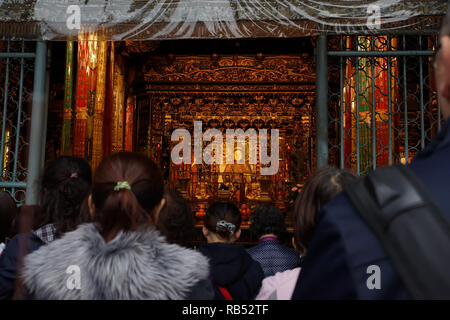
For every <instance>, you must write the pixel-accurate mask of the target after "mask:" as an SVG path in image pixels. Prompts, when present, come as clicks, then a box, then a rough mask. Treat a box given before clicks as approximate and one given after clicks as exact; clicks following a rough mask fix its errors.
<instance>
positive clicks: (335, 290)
mask: <svg viewBox="0 0 450 320" xmlns="http://www.w3.org/2000/svg"><path fill="white" fill-rule="evenodd" d="M449 164H450V120H447V122H446V123H445V125H444V126H443V128H442V130H441V132H440V133H439V134H438V135H437V136H436V138H435V139H434V140H433V141H432V142H431V143H430V144H429V145H428V146H427V147H426V148H425V149H424V150H423V151H422V152H420V153H419V154H417V156H416V157H415V158H414V159H413V161H412V163H411V164H410V165H409V168H410V169H411V170H412V171H413V172H414V173H415V174H416V176H417V177H418V178H419V179H420V180H421V181H422V183H423V184H424V185H425V186H426V187H427V189H428V190H429V193H430V195H431V196H432V198H433V200H434V201H435V202H436V204H437V205H438V206H439V207H440V209H441V211H442V212H443V213H444V215H445V216H446V218H447V219H449V220H450V196H449V195H450V183H449V181H450V166H449ZM318 219H319V223H318V227H317V230H316V232H315V234H314V236H313V239H312V240H311V243H310V245H309V247H308V251H307V254H306V257H305V259H304V262H303V265H302V270H301V272H300V276H299V278H298V281H297V285H296V289H295V291H294V294H293V299H407V298H409V295H408V293H407V291H406V289H405V287H404V285H403V283H402V281H401V280H400V278H399V276H398V274H397V272H396V270H395V269H394V267H393V265H392V264H391V262H390V260H389V258H388V256H387V254H386V252H385V251H384V249H383V248H382V247H381V244H380V243H379V242H378V241H377V239H376V237H375V235H374V234H373V232H372V231H371V229H369V227H368V226H367V225H366V224H365V222H364V221H362V220H361V218H360V217H359V215H358V213H357V212H356V210H355V208H354V207H353V205H352V204H351V203H350V200H349V198H348V197H347V195H346V194H345V193H341V194H340V195H339V196H337V197H336V198H335V199H333V200H332V201H330V202H329V203H328V204H327V205H326V206H324V208H323V210H322V211H321V212H320V213H319V217H318ZM418 263H420V262H419V261H418ZM370 265H378V266H379V267H380V270H381V277H380V279H381V289H379V290H378V289H372V290H369V289H368V288H367V284H366V282H367V279H368V277H369V276H370V274H368V273H367V267H368V266H370Z"/></svg>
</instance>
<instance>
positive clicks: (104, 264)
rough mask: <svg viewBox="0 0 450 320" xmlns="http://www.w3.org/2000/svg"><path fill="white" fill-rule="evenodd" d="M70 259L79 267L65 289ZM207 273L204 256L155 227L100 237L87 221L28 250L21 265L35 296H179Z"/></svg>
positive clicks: (64, 297) (26, 284)
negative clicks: (74, 282) (76, 280)
mask: <svg viewBox="0 0 450 320" xmlns="http://www.w3.org/2000/svg"><path fill="white" fill-rule="evenodd" d="M71 265H75V266H78V267H79V268H80V269H79V270H80V280H81V287H80V289H68V286H67V283H68V282H70V279H69V278H70V277H72V278H73V274H74V273H73V271H70V269H69V271H68V270H67V268H68V267H69V266H71ZM208 276H209V264H208V260H207V258H206V257H205V256H203V255H202V254H201V253H199V252H196V251H194V250H190V249H185V248H182V247H180V246H178V245H173V244H168V243H167V242H166V241H165V239H164V238H163V237H162V236H160V234H159V232H158V231H155V230H147V231H145V232H144V231H140V232H126V233H124V232H121V233H119V234H118V235H117V236H116V237H115V238H114V239H113V240H111V241H110V242H108V243H105V241H104V240H103V238H102V237H101V236H100V234H99V232H98V231H97V228H96V227H95V226H94V225H93V224H84V225H81V226H79V227H78V229H77V230H75V231H72V232H68V233H66V234H65V235H64V236H63V237H62V238H61V239H58V240H55V241H53V242H52V243H50V244H48V245H44V246H42V247H41V248H40V249H39V250H37V251H35V252H33V253H31V254H29V255H28V256H26V257H25V267H24V270H23V280H24V284H25V287H26V288H27V290H28V291H29V292H30V293H31V294H32V295H33V297H34V298H37V299H108V300H109V299H111V300H115V299H151V300H156V299H158V300H159V299H183V298H184V297H185V296H186V294H187V293H188V292H189V291H190V289H191V288H192V286H194V285H195V284H196V283H197V282H198V281H199V280H204V279H208ZM69 287H70V286H69Z"/></svg>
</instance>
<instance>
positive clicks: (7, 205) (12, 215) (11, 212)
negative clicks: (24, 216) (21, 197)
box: [0, 191, 19, 242]
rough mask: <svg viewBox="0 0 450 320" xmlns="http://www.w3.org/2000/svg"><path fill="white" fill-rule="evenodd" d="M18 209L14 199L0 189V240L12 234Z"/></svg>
mask: <svg viewBox="0 0 450 320" xmlns="http://www.w3.org/2000/svg"><path fill="white" fill-rule="evenodd" d="M18 211H19V210H18V209H17V206H16V203H15V202H14V199H13V198H12V197H11V195H10V194H9V193H8V192H6V191H0V242H5V239H6V238H11V237H12V236H13V235H14V221H15V220H16V218H17V214H18Z"/></svg>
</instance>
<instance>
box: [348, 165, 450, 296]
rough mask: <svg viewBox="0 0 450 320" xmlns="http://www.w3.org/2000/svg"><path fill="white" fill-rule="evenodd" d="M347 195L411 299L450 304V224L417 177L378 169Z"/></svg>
mask: <svg viewBox="0 0 450 320" xmlns="http://www.w3.org/2000/svg"><path fill="white" fill-rule="evenodd" d="M449 184H450V181H449ZM345 192H346V193H347V195H348V196H349V198H350V199H351V202H352V203H353V205H354V206H355V208H356V209H357V211H358V213H359V215H360V216H361V217H362V219H363V220H364V221H365V222H366V223H367V224H368V226H369V227H370V228H371V229H372V230H373V232H374V233H375V235H376V236H377V238H378V240H379V241H380V242H381V245H382V246H383V248H384V249H385V251H386V253H387V254H388V256H389V258H390V260H391V261H392V264H393V266H394V268H395V269H396V270H397V273H398V275H399V276H400V278H401V279H402V281H403V283H404V285H405V288H406V289H407V290H408V292H409V294H410V296H411V298H413V299H449V298H450V224H449V221H448V220H447V219H446V218H445V217H444V215H443V214H442V213H441V211H440V209H439V208H438V206H437V205H436V204H435V203H434V201H433V200H432V199H431V198H430V196H429V195H428V191H427V190H426V188H425V187H424V186H423V185H422V183H421V182H420V181H419V180H418V179H417V178H416V176H415V175H414V173H413V172H412V171H411V170H410V169H408V168H407V167H406V166H403V165H398V166H393V167H382V168H378V169H377V170H375V171H373V172H371V173H370V174H368V175H366V176H364V177H362V178H361V179H359V180H358V181H357V182H355V183H352V184H350V185H348V186H346V187H345ZM449 197H450V192H449Z"/></svg>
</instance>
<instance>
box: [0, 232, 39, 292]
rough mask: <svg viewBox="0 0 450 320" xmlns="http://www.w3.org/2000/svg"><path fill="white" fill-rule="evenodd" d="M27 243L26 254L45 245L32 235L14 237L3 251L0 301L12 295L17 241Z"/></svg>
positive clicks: (17, 251)
mask: <svg viewBox="0 0 450 320" xmlns="http://www.w3.org/2000/svg"><path fill="white" fill-rule="evenodd" d="M21 238H22V239H23V241H24V242H25V241H29V242H28V248H29V249H28V253H30V252H33V251H35V250H37V249H39V248H40V247H41V246H42V245H44V244H45V242H44V241H42V240H41V239H40V238H39V237H38V236H36V235H35V234H34V233H31V232H29V233H23V234H20V235H16V236H14V237H13V238H12V239H11V242H9V243H8V245H7V246H6V248H5V251H3V254H2V255H1V257H0V300H5V299H11V298H12V296H13V293H14V283H15V281H16V277H17V258H18V255H19V240H20V239H21Z"/></svg>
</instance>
